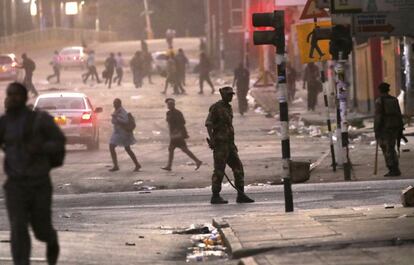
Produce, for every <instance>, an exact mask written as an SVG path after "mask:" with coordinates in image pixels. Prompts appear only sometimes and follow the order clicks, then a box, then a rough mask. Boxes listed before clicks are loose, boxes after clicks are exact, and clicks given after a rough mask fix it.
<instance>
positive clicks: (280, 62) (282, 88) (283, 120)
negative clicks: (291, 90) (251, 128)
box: [276, 49, 293, 212]
mask: <svg viewBox="0 0 414 265" xmlns="http://www.w3.org/2000/svg"><path fill="white" fill-rule="evenodd" d="M278 50H279V49H278ZM276 65H277V77H278V82H276V90H277V91H278V92H279V117H280V126H281V132H282V135H281V142H282V178H283V188H284V195H285V212H293V196H292V182H291V177H290V139H289V107H288V102H287V98H288V95H287V87H286V56H285V54H284V51H283V52H281V53H279V52H276Z"/></svg>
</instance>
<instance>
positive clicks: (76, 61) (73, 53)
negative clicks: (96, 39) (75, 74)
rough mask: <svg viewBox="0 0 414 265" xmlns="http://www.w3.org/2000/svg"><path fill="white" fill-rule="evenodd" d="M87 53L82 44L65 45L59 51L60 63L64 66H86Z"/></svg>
mask: <svg viewBox="0 0 414 265" xmlns="http://www.w3.org/2000/svg"><path fill="white" fill-rule="evenodd" d="M86 58H87V54H86V52H85V49H84V48H83V47H81V46H72V47H65V48H63V49H62V50H60V52H59V63H60V66H62V67H63V68H69V67H80V68H85V64H86Z"/></svg>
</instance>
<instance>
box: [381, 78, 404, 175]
mask: <svg viewBox="0 0 414 265" xmlns="http://www.w3.org/2000/svg"><path fill="white" fill-rule="evenodd" d="M378 89H379V91H380V93H381V95H380V97H378V98H377V99H376V101H375V121H374V130H375V138H376V140H377V142H378V144H379V146H380V147H381V150H382V153H383V154H384V158H385V163H386V165H387V167H388V170H389V172H388V173H387V174H385V175H384V177H394V176H400V175H401V172H400V168H399V166H398V156H397V152H396V150H395V145H396V143H397V141H400V135H402V130H403V129H404V123H403V119H402V115H401V110H400V106H399V104H398V99H397V98H396V97H393V96H391V95H389V94H388V92H389V91H390V85H389V84H387V83H381V84H380V85H379V86H378Z"/></svg>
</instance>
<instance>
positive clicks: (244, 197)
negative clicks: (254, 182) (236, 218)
mask: <svg viewBox="0 0 414 265" xmlns="http://www.w3.org/2000/svg"><path fill="white" fill-rule="evenodd" d="M236 202H237V203H252V202H254V200H253V199H251V198H250V197H249V196H247V195H246V194H244V193H241V194H238V195H237V200H236Z"/></svg>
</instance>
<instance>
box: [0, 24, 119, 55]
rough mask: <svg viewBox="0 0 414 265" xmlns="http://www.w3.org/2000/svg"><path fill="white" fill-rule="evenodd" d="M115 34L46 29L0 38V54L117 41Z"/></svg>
mask: <svg viewBox="0 0 414 265" xmlns="http://www.w3.org/2000/svg"><path fill="white" fill-rule="evenodd" d="M117 38H118V36H117V33H115V32H111V31H95V30H91V29H69V28H47V29H45V30H33V31H27V32H23V33H18V34H14V35H10V36H5V37H0V52H9V51H16V50H20V49H22V48H25V47H42V46H50V45H56V44H58V43H79V45H80V44H82V43H91V42H108V41H115V40H117Z"/></svg>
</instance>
